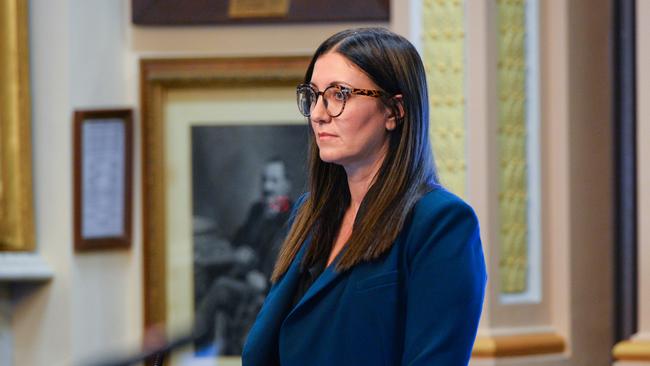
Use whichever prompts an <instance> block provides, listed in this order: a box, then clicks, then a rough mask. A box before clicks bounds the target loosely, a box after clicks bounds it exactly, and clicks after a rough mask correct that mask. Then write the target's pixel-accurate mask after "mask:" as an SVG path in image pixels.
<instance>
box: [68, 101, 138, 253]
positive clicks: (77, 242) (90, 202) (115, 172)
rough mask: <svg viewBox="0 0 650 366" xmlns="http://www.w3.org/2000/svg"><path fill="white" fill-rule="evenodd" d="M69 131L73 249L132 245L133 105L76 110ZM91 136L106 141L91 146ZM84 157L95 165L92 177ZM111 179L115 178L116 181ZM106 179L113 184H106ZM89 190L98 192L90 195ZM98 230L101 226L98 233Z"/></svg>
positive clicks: (128, 246) (91, 249) (99, 248)
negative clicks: (120, 107) (71, 173)
mask: <svg viewBox="0 0 650 366" xmlns="http://www.w3.org/2000/svg"><path fill="white" fill-rule="evenodd" d="M91 127H92V128H91ZM107 127H108V129H107ZM73 130H74V131H73V140H74V141H73V143H74V150H73V163H74V170H73V179H74V247H75V250H76V251H93V250H103V249H116V248H130V247H131V237H132V230H131V227H132V225H131V223H132V202H133V188H132V187H133V181H132V175H133V174H132V171H133V110H132V109H103V110H78V111H75V113H74V127H73ZM93 139H95V142H97V139H100V140H102V141H105V142H106V144H105V146H103V147H101V148H99V149H98V148H97V147H96V146H95V147H94V148H93V149H91V148H90V145H91V142H93ZM116 147H117V150H116V149H115V148H116ZM86 160H88V162H89V164H92V165H93V167H94V168H93V169H94V170H93V172H92V173H93V174H92V175H93V176H92V177H91V176H90V172H87V169H86V165H87V164H86ZM115 178H117V179H118V180H119V181H118V182H115ZM98 179H99V180H98ZM107 180H108V181H110V183H112V184H104V183H105V182H106V181H107ZM93 181H96V182H97V183H92V182H93ZM102 184H103V185H104V186H103V187H102V186H101V185H102ZM116 187H118V189H116ZM91 193H94V194H96V195H99V196H101V197H89V196H90V195H91ZM98 198H103V199H104V200H105V202H109V205H106V204H101V203H100V202H98ZM97 216H102V217H100V218H98V217H97ZM114 216H117V217H114ZM100 220H101V222H99V221H100ZM98 224H101V225H100V226H106V225H108V227H109V229H110V230H109V231H108V232H107V231H106V228H103V227H97V225H98ZM97 229H100V230H99V232H97ZM86 231H88V233H85V232H86ZM93 231H94V233H93ZM89 234H90V235H89Z"/></svg>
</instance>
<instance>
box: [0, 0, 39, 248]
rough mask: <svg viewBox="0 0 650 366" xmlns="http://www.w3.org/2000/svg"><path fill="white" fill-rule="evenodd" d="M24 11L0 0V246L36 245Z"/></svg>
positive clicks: (19, 1)
mask: <svg viewBox="0 0 650 366" xmlns="http://www.w3.org/2000/svg"><path fill="white" fill-rule="evenodd" d="M27 12H28V3H27V0H5V1H2V2H1V3H0V251H29V250H33V249H34V246H35V244H34V212H33V204H32V148H31V116H30V110H31V105H30V92H29V42H28V38H29V37H28V22H27V20H28V14H27Z"/></svg>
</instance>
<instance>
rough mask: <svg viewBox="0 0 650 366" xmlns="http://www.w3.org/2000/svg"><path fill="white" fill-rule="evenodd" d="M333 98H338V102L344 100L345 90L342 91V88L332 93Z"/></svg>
mask: <svg viewBox="0 0 650 366" xmlns="http://www.w3.org/2000/svg"><path fill="white" fill-rule="evenodd" d="M334 98H336V100H338V101H340V102H342V101H344V100H345V92H344V91H342V90H337V91H336V92H335V93H334Z"/></svg>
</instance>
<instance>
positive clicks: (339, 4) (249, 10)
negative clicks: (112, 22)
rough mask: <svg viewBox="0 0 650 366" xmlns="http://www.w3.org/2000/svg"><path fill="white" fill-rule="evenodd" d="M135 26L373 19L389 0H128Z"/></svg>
mask: <svg viewBox="0 0 650 366" xmlns="http://www.w3.org/2000/svg"><path fill="white" fill-rule="evenodd" d="M131 14H132V19H131V20H132V22H133V24H135V25H138V26H160V25H166V26H169V25H205V24H222V25H224V24H225V25H229V24H252V23H275V24H277V23H314V22H320V23H322V22H375V21H386V22H387V21H388V20H389V19H390V2H389V0H355V1H353V2H350V1H346V0H330V1H327V2H315V1H311V0H254V1H250V0H246V1H243V0H213V1H210V2H206V1H202V0H185V1H182V2H179V1H176V0H131Z"/></svg>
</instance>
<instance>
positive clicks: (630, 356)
mask: <svg viewBox="0 0 650 366" xmlns="http://www.w3.org/2000/svg"><path fill="white" fill-rule="evenodd" d="M612 355H613V356H614V359H616V360H618V361H650V341H640V340H626V341H622V342H619V343H617V344H616V345H615V346H614V349H613V350H612Z"/></svg>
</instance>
